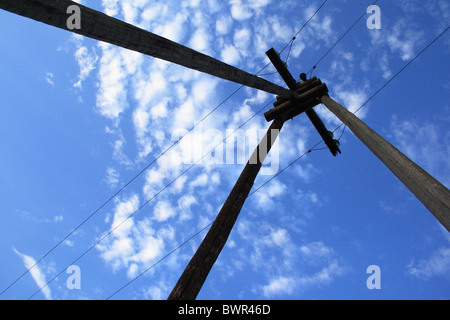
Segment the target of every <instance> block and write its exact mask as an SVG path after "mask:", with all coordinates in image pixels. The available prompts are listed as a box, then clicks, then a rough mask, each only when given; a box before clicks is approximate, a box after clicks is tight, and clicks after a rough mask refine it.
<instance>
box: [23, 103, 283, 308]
mask: <svg viewBox="0 0 450 320" xmlns="http://www.w3.org/2000/svg"><path fill="white" fill-rule="evenodd" d="M274 101H275V99H272V100H271V101H270V102H269V103H267V104H266V105H265V106H264V107H262V108H261V109H259V111H257V112H256V113H255V114H253V115H252V116H251V117H250V118H248V119H247V120H246V121H245V122H244V123H242V124H241V125H240V126H239V127H237V128H236V129H235V130H234V131H233V132H232V133H230V134H229V135H228V136H226V137H225V138H224V139H223V140H222V141H220V142H219V143H217V144H216V145H215V146H214V147H213V148H212V149H211V150H209V151H208V152H206V153H205V154H204V155H203V156H202V157H201V158H200V159H198V160H197V161H196V162H195V163H193V164H191V165H190V166H189V167H188V168H187V169H185V170H184V171H183V172H182V173H180V174H179V175H178V176H177V177H176V178H175V179H173V180H172V181H170V182H169V183H168V184H166V185H165V186H164V187H163V188H162V189H160V190H159V191H158V192H157V193H156V194H154V195H153V196H152V197H151V198H150V199H148V200H147V201H146V202H144V203H143V204H142V205H141V206H140V207H139V208H138V209H136V210H135V211H134V212H133V213H131V214H130V215H128V216H127V217H126V218H125V219H123V220H122V221H120V222H119V223H118V224H117V225H116V226H115V227H114V228H112V229H111V230H110V231H109V232H107V233H105V234H104V235H103V236H102V237H101V238H100V239H99V240H97V241H96V242H95V243H94V244H93V245H91V246H90V247H89V248H88V249H87V250H85V251H84V252H83V253H82V254H81V255H79V256H78V258H76V259H75V260H74V261H72V262H71V263H70V264H68V265H67V266H66V267H65V268H63V269H62V270H61V271H60V272H59V273H57V274H56V275H55V276H54V277H53V278H51V279H50V280H49V281H48V282H47V283H46V284H45V285H43V286H42V287H40V288H39V290H38V291H36V292H35V293H34V294H32V295H31V296H30V297H29V298H28V300H30V299H32V298H33V297H34V296H35V295H36V294H38V293H39V292H40V291H42V290H43V289H44V288H46V287H47V286H48V285H49V284H50V283H52V282H53V281H54V280H55V279H56V278H57V277H59V276H60V275H61V274H62V273H64V272H65V270H66V269H67V267H69V266H71V265H74V264H76V263H77V262H78V261H79V260H80V259H81V258H83V257H84V256H85V255H86V254H87V253H89V252H90V251H91V250H92V249H94V248H95V247H96V246H97V245H98V244H100V242H102V241H103V240H105V239H106V238H107V237H109V236H110V235H111V234H112V233H113V232H114V231H116V230H117V229H118V228H120V227H121V226H122V225H123V224H124V223H125V222H126V221H128V220H129V219H131V218H132V217H134V216H135V215H136V214H137V213H138V212H140V211H141V210H142V209H143V208H144V207H146V206H147V205H148V204H149V203H150V202H151V201H153V200H154V199H156V198H157V197H158V196H159V195H160V194H161V193H162V192H163V191H165V190H166V189H167V188H169V187H170V186H171V185H172V184H174V183H175V182H176V181H177V180H178V179H180V178H181V177H182V176H183V175H185V174H186V173H187V172H188V171H189V170H191V169H192V168H193V167H194V166H196V165H197V164H198V163H199V162H200V161H202V160H203V159H204V158H205V157H206V156H207V155H208V154H211V152H213V151H214V150H215V149H216V148H217V147H218V146H220V145H221V144H223V143H224V142H225V141H226V140H228V138H230V137H231V136H232V135H234V134H235V133H236V132H237V131H238V130H239V129H241V128H242V127H243V126H245V125H246V124H247V123H248V122H250V121H251V120H252V119H253V118H254V117H256V116H257V115H258V114H259V113H261V112H262V111H263V110H264V109H265V108H267V106H269V105H270V104H272V103H273V102H274Z"/></svg>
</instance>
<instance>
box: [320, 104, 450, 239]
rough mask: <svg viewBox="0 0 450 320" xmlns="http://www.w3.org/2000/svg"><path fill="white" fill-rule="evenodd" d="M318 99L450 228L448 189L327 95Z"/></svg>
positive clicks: (449, 197) (449, 192)
mask: <svg viewBox="0 0 450 320" xmlns="http://www.w3.org/2000/svg"><path fill="white" fill-rule="evenodd" d="M320 101H321V102H322V103H323V104H324V105H325V106H326V107H327V108H328V109H329V110H330V111H331V112H332V113H334V114H335V115H336V116H337V117H338V118H339V119H340V120H341V121H342V122H343V123H345V125H347V127H349V129H350V130H351V131H352V132H353V133H354V134H355V136H356V137H357V138H358V139H359V140H361V142H362V143H364V144H365V145H366V146H367V147H368V148H369V149H370V151H372V152H373V154H374V155H375V156H376V157H377V158H378V159H380V160H381V161H382V162H383V163H384V164H385V165H386V166H387V167H388V168H389V170H391V171H392V173H393V174H394V175H395V176H396V177H397V178H398V179H399V180H400V181H401V182H403V183H404V184H405V186H406V187H407V188H408V189H409V190H410V191H411V192H412V193H413V194H414V195H415V196H416V197H417V199H419V200H420V201H421V202H422V203H423V205H424V206H425V207H427V209H428V210H429V211H430V212H431V213H432V214H433V215H434V216H435V217H436V219H438V221H439V222H440V223H441V224H442V225H443V226H444V227H445V228H446V229H447V230H448V231H450V191H449V190H448V189H447V188H446V187H445V186H444V185H443V184H442V183H440V182H439V181H437V180H436V179H435V178H433V177H432V176H431V175H430V174H429V173H428V172H426V171H425V170H424V169H422V168H421V167H419V166H418V165H417V164H416V163H414V162H413V161H412V160H411V159H409V158H408V157H407V156H406V155H404V154H403V153H402V152H400V151H399V150H398V149H397V148H395V147H394V146H393V145H392V144H390V143H389V142H388V141H386V140H385V139H384V138H383V137H382V136H380V135H379V134H378V133H376V132H375V131H374V130H372V129H371V128H370V127H369V126H367V125H366V124H365V123H364V122H363V121H361V120H360V119H359V118H358V117H356V116H355V115H354V114H353V113H351V112H349V111H348V110H347V109H345V108H344V107H342V106H341V105H340V104H339V103H337V102H336V101H334V100H333V99H331V98H330V97H329V96H328V95H323V96H322V97H321V98H320Z"/></svg>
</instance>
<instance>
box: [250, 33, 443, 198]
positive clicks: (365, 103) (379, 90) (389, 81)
mask: <svg viewBox="0 0 450 320" xmlns="http://www.w3.org/2000/svg"><path fill="white" fill-rule="evenodd" d="M449 28H450V27H447V28H446V29H445V30H444V31H442V32H441V33H440V34H439V35H438V36H437V37H436V38H435V39H434V40H433V41H431V42H430V43H429V44H428V45H427V46H426V47H425V48H424V49H423V50H422V51H420V52H419V53H418V54H417V55H416V56H415V57H414V58H413V59H411V60H410V61H409V62H408V63H407V64H406V65H405V66H403V68H401V69H400V71H398V72H397V73H396V74H395V75H394V76H392V77H391V78H390V79H389V80H388V81H386V83H385V84H384V85H382V86H381V87H380V89H378V90H377V91H376V92H375V93H374V94H373V95H372V96H371V97H370V98H368V99H367V100H366V101H365V102H364V103H363V104H362V105H361V106H360V107H359V108H358V109H356V111H355V112H354V113H355V114H356V113H357V112H358V111H360V110H361V109H362V108H364V107H365V106H366V105H367V104H368V103H369V102H370V101H371V100H372V99H373V98H375V96H377V95H378V94H379V93H380V92H381V91H382V90H383V89H384V88H386V87H387V86H388V85H389V84H390V83H391V82H392V80H394V79H395V78H396V77H397V76H398V75H400V73H402V72H403V71H404V70H405V69H406V68H407V67H408V66H409V65H411V63H413V62H414V61H415V60H416V59H417V58H418V57H419V56H420V55H422V54H423V53H424V52H425V51H426V50H427V49H428V48H430V47H431V46H432V45H433V44H434V43H435V42H436V41H437V40H438V39H439V38H440V37H442V36H443V35H444V34H445V33H446V32H447V31H448V29H449ZM343 125H344V123H341V124H340V125H339V126H337V127H336V128H335V129H334V130H333V132H335V131H336V130H338V129H339V128H340V127H342V126H343ZM345 128H346V126H344V129H343V130H342V133H341V135H340V137H339V140H340V139H341V138H342V135H343V134H344V131H345ZM322 142H323V141H322V140H320V141H319V142H317V143H316V144H315V145H314V146H313V147H311V148H310V149H308V151H306V152H305V153H303V154H302V155H300V156H299V157H298V158H297V159H295V160H294V161H292V162H291V163H290V164H288V165H287V166H286V167H284V168H283V169H282V170H281V171H279V172H278V173H277V174H275V175H274V176H273V177H271V178H270V179H268V180H267V181H265V182H264V183H263V184H262V185H260V186H259V187H258V188H256V189H255V190H254V191H253V192H252V193H250V194H249V197H250V196H251V195H252V194H254V193H255V192H257V191H258V190H260V189H261V188H262V187H264V186H265V185H266V184H268V183H269V182H270V181H272V180H273V179H275V178H276V177H277V176H279V175H280V174H281V173H282V172H284V171H285V170H287V169H288V168H289V167H291V166H292V165H293V164H295V163H296V162H297V161H299V160H300V159H301V158H303V157H304V156H305V155H307V154H309V153H311V152H312V151H318V150H321V149H315V148H316V147H317V146H318V145H320V144H321V143H322ZM324 149H326V148H324Z"/></svg>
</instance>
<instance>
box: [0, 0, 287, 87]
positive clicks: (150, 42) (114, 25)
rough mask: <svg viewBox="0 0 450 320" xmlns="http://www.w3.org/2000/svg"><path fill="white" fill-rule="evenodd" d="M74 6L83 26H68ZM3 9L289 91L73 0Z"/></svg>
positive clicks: (4, 1)
mask: <svg viewBox="0 0 450 320" xmlns="http://www.w3.org/2000/svg"><path fill="white" fill-rule="evenodd" d="M72 5H76V6H77V7H79V8H80V16H81V21H80V27H81V28H80V29H69V28H68V27H67V20H68V18H69V17H70V14H69V13H67V9H68V8H69V6H72ZM0 9H4V10H7V11H10V12H13V13H16V14H19V15H21V16H24V17H27V18H30V19H33V20H37V21H40V22H43V23H46V24H48V25H51V26H54V27H57V28H60V29H64V30H67V31H70V32H74V33H78V34H80V35H82V36H85V37H89V38H92V39H96V40H100V41H104V42H107V43H111V44H113V45H117V46H119V47H122V48H125V49H129V50H133V51H136V52H140V53H143V54H145V55H149V56H152V57H155V58H159V59H163V60H166V61H170V62H173V63H176V64H178V65H181V66H184V67H187V68H190V69H194V70H197V71H200V72H204V73H207V74H210V75H213V76H215V77H219V78H222V79H225V80H229V81H233V82H236V83H239V84H242V85H244V86H247V87H252V88H256V89H259V90H262V91H266V92H269V93H272V94H278V95H282V94H286V93H287V92H288V90H287V89H285V88H283V87H281V86H278V85H276V84H274V83H271V82H269V81H267V80H265V79H262V78H259V77H257V76H255V75H252V74H250V73H248V72H245V71H242V70H240V69H238V68H235V67H233V66H230V65H228V64H226V63H223V62H221V61H219V60H217V59H214V58H212V57H210V56H207V55H205V54H203V53H200V52H197V51H195V50H192V49H190V48H187V47H185V46H183V45H180V44H178V43H176V42H173V41H170V40H168V39H166V38H163V37H160V36H158V35H156V34H154V33H151V32H148V31H146V30H143V29H140V28H138V27H135V26H133V25H131V24H129V23H126V22H123V21H121V20H118V19H116V18H113V17H110V16H108V15H106V14H104V13H102V12H99V11H96V10H93V9H91V8H88V7H85V6H83V5H81V4H79V3H76V2H73V1H69V0H51V1H49V0H0Z"/></svg>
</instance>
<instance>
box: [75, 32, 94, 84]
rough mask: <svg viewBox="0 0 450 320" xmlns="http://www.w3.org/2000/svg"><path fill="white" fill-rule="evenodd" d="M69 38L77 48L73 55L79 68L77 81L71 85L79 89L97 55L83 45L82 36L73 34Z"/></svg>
mask: <svg viewBox="0 0 450 320" xmlns="http://www.w3.org/2000/svg"><path fill="white" fill-rule="evenodd" d="M71 39H72V41H73V42H74V43H75V46H76V48H77V49H76V51H75V53H74V56H75V60H76V61H77V63H78V67H79V69H80V72H79V74H78V77H77V81H76V82H75V83H74V85H73V86H74V87H76V88H79V89H81V88H82V82H83V81H84V80H85V79H86V78H87V77H88V76H89V74H90V73H91V72H92V71H93V70H94V69H95V67H96V65H97V61H98V55H97V53H96V52H95V50H94V49H91V50H89V49H88V47H87V46H83V39H84V38H83V36H80V35H77V34H73V35H72V38H71Z"/></svg>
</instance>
